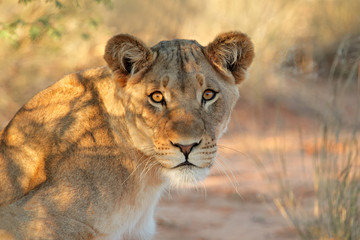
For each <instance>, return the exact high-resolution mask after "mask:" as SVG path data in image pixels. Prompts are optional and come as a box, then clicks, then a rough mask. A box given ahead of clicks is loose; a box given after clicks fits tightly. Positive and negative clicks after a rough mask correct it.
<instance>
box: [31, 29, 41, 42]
mask: <svg viewBox="0 0 360 240" xmlns="http://www.w3.org/2000/svg"><path fill="white" fill-rule="evenodd" d="M29 34H30V38H31V40H32V41H35V40H38V39H39V38H40V37H41V28H40V27H39V26H37V25H32V26H31V28H30V31H29Z"/></svg>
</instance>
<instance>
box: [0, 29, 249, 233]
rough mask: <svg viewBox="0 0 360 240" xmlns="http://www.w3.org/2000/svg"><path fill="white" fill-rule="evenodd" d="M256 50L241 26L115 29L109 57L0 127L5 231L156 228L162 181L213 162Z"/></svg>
mask: <svg viewBox="0 0 360 240" xmlns="http://www.w3.org/2000/svg"><path fill="white" fill-rule="evenodd" d="M253 57H254V53H253V46H252V43H251V41H250V39H249V38H248V37H247V36H246V35H245V34H242V33H239V32H230V33H225V34H221V35H219V36H218V37H217V38H216V39H215V40H214V41H213V42H211V43H210V44H209V45H208V46H207V47H203V46H201V45H200V44H198V43H197V42H196V41H191V40H172V41H164V42H160V43H158V44H157V45H155V46H153V47H151V48H149V47H147V46H146V45H145V44H144V43H142V42H141V41H140V40H138V39H136V38H134V37H132V36H130V35H126V34H121V35H117V36H114V37H113V38H112V39H110V40H109V42H108V43H107V45H106V49H105V55H104V58H105V60H106V62H107V64H108V67H102V68H96V69H90V70H87V71H83V72H79V73H74V74H70V75H68V76H66V77H64V78H63V79H61V80H60V81H58V82H57V83H55V84H54V85H52V86H51V87H49V88H48V89H45V90H44V91H42V92H40V93H39V94H37V95H36V96H34V97H33V98H32V99H31V100H30V101H29V102H28V103H26V104H25V105H24V106H23V107H22V108H21V109H20V110H19V111H18V112H17V114H16V115H15V116H14V118H13V119H12V120H11V121H10V122H9V124H8V126H7V127H6V128H4V129H3V130H2V131H1V132H0V179H1V181H0V239H6V240H7V239H67V240H72V239H114V240H115V239H117V240H119V239H123V240H135V239H136V240H145V239H151V238H152V236H153V235H154V233H155V225H156V224H155V221H154V217H153V215H154V209H155V206H156V204H157V202H158V200H159V198H160V196H161V193H162V191H163V190H164V189H165V188H166V187H167V186H168V185H169V183H170V185H171V186H173V187H181V186H184V185H189V184H190V185H191V184H197V183H198V182H199V181H202V180H203V179H204V178H205V177H206V176H207V174H208V173H209V170H210V168H211V167H212V166H213V165H214V164H215V158H216V156H217V141H218V139H219V138H220V136H221V135H222V134H223V133H224V131H225V130H226V126H227V124H228V122H229V119H230V114H231V111H232V109H233V107H234V105H235V102H236V100H237V99H238V97H239V93H238V85H239V83H240V82H242V81H243V80H244V76H245V75H244V74H245V71H246V69H247V68H248V67H249V65H250V63H251V61H252V59H253ZM207 89H211V90H212V91H214V92H216V95H215V97H214V98H211V99H209V101H205V100H204V99H203V98H202V96H203V93H204V91H205V90H207ZM157 91H159V92H161V93H162V95H163V97H164V101H162V102H155V101H153V100H151V98H150V97H149V96H151V94H152V93H153V92H157ZM189 146H191V147H189ZM186 160H187V161H188V165H182V164H184V162H185V161H186Z"/></svg>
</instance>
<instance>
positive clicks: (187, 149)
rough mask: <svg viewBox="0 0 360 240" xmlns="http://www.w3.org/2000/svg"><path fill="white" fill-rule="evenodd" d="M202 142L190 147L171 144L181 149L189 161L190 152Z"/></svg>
mask: <svg viewBox="0 0 360 240" xmlns="http://www.w3.org/2000/svg"><path fill="white" fill-rule="evenodd" d="M170 142H171V141H170ZM200 142H201V141H200ZM200 142H195V143H192V144H189V145H182V144H179V143H173V142H171V144H172V145H174V146H175V147H178V148H180V151H181V152H182V153H183V154H184V156H185V159H186V160H187V159H188V156H189V154H190V152H191V151H192V150H193V149H194V147H196V146H198V145H199V144H200Z"/></svg>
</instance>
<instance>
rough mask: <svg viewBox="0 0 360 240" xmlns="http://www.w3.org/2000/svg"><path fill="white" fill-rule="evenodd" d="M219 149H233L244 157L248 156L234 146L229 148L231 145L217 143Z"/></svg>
mask: <svg viewBox="0 0 360 240" xmlns="http://www.w3.org/2000/svg"><path fill="white" fill-rule="evenodd" d="M217 146H218V147H219V148H220V149H228V150H231V151H234V152H237V153H240V154H241V155H242V156H244V157H249V155H247V154H246V153H243V152H240V151H239V150H236V149H234V148H231V147H227V146H224V145H219V144H218V145H217Z"/></svg>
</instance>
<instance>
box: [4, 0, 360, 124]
mask: <svg viewBox="0 0 360 240" xmlns="http://www.w3.org/2000/svg"><path fill="white" fill-rule="evenodd" d="M357 9H360V1H357V0H346V1H343V0H330V1H329V0H313V1H303V0H295V1H287V0H275V1H251V0H224V1H217V0H199V1H191V0H172V1H160V0H154V1H140V0H134V1H130V0H119V1H113V2H111V1H110V0H87V1H85V0H77V1H70V0H46V1H35V0H20V1H19V2H14V1H10V0H3V1H2V2H1V8H0V12H1V14H0V43H1V44H2V48H1V49H0V56H1V59H2V61H0V69H2V73H3V74H2V76H1V77H0V91H1V92H0V95H1V96H3V97H2V98H1V100H0V111H1V112H2V118H1V119H0V125H1V126H3V125H4V124H5V123H6V121H7V120H8V119H9V118H10V117H11V115H12V114H14V111H15V109H17V108H18V107H19V106H21V105H22V104H23V103H24V102H25V101H26V100H28V99H29V98H30V97H31V96H32V95H33V94H34V93H36V92H38V91H39V90H41V89H43V88H45V87H46V86H48V85H49V84H51V83H53V82H54V81H56V80H57V79H59V78H60V77H61V76H62V75H64V74H66V73H68V72H72V71H76V70H79V69H83V68H87V67H93V66H97V65H104V62H103V60H102V54H103V48H104V45H105V43H106V41H107V39H109V38H110V37H111V36H112V35H114V34H117V33H120V32H122V33H129V34H133V35H135V36H137V37H139V38H140V39H142V40H143V41H144V42H145V43H147V44H149V45H153V44H155V43H157V42H158V41H160V40H165V39H172V38H190V39H197V40H198V41H199V42H200V43H201V44H203V45H206V44H207V43H208V42H209V41H211V40H212V39H213V38H214V37H215V36H216V35H217V34H219V33H220V32H224V31H229V30H240V31H243V32H246V33H248V34H249V35H250V36H251V37H252V39H253V41H254V43H255V46H256V60H255V61H256V62H255V63H254V65H253V68H252V70H251V80H250V81H248V83H246V84H247V85H249V86H248V87H246V88H249V87H250V88H252V90H253V91H252V92H253V93H254V94H253V95H251V97H250V98H249V101H250V102H251V103H252V104H255V105H256V106H260V108H261V104H262V103H263V101H262V98H263V97H264V95H265V96H266V94H267V92H268V87H269V86H268V85H269V84H272V83H271V81H266V84H264V82H265V81H264V79H265V78H268V76H269V74H273V73H274V72H281V73H284V72H286V73H291V74H295V75H299V74H300V75H302V74H307V75H309V76H314V75H315V76H317V75H318V74H320V73H325V75H326V74H327V73H328V72H329V69H330V67H331V63H332V62H333V59H334V58H335V55H336V49H337V47H338V45H339V43H341V42H342V41H343V40H344V39H346V38H350V37H352V36H357V34H359V28H358V26H359V25H360V17H359V15H358V13H357ZM356 77H357V75H355V76H354V78H356ZM269 79H270V78H269Z"/></svg>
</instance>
